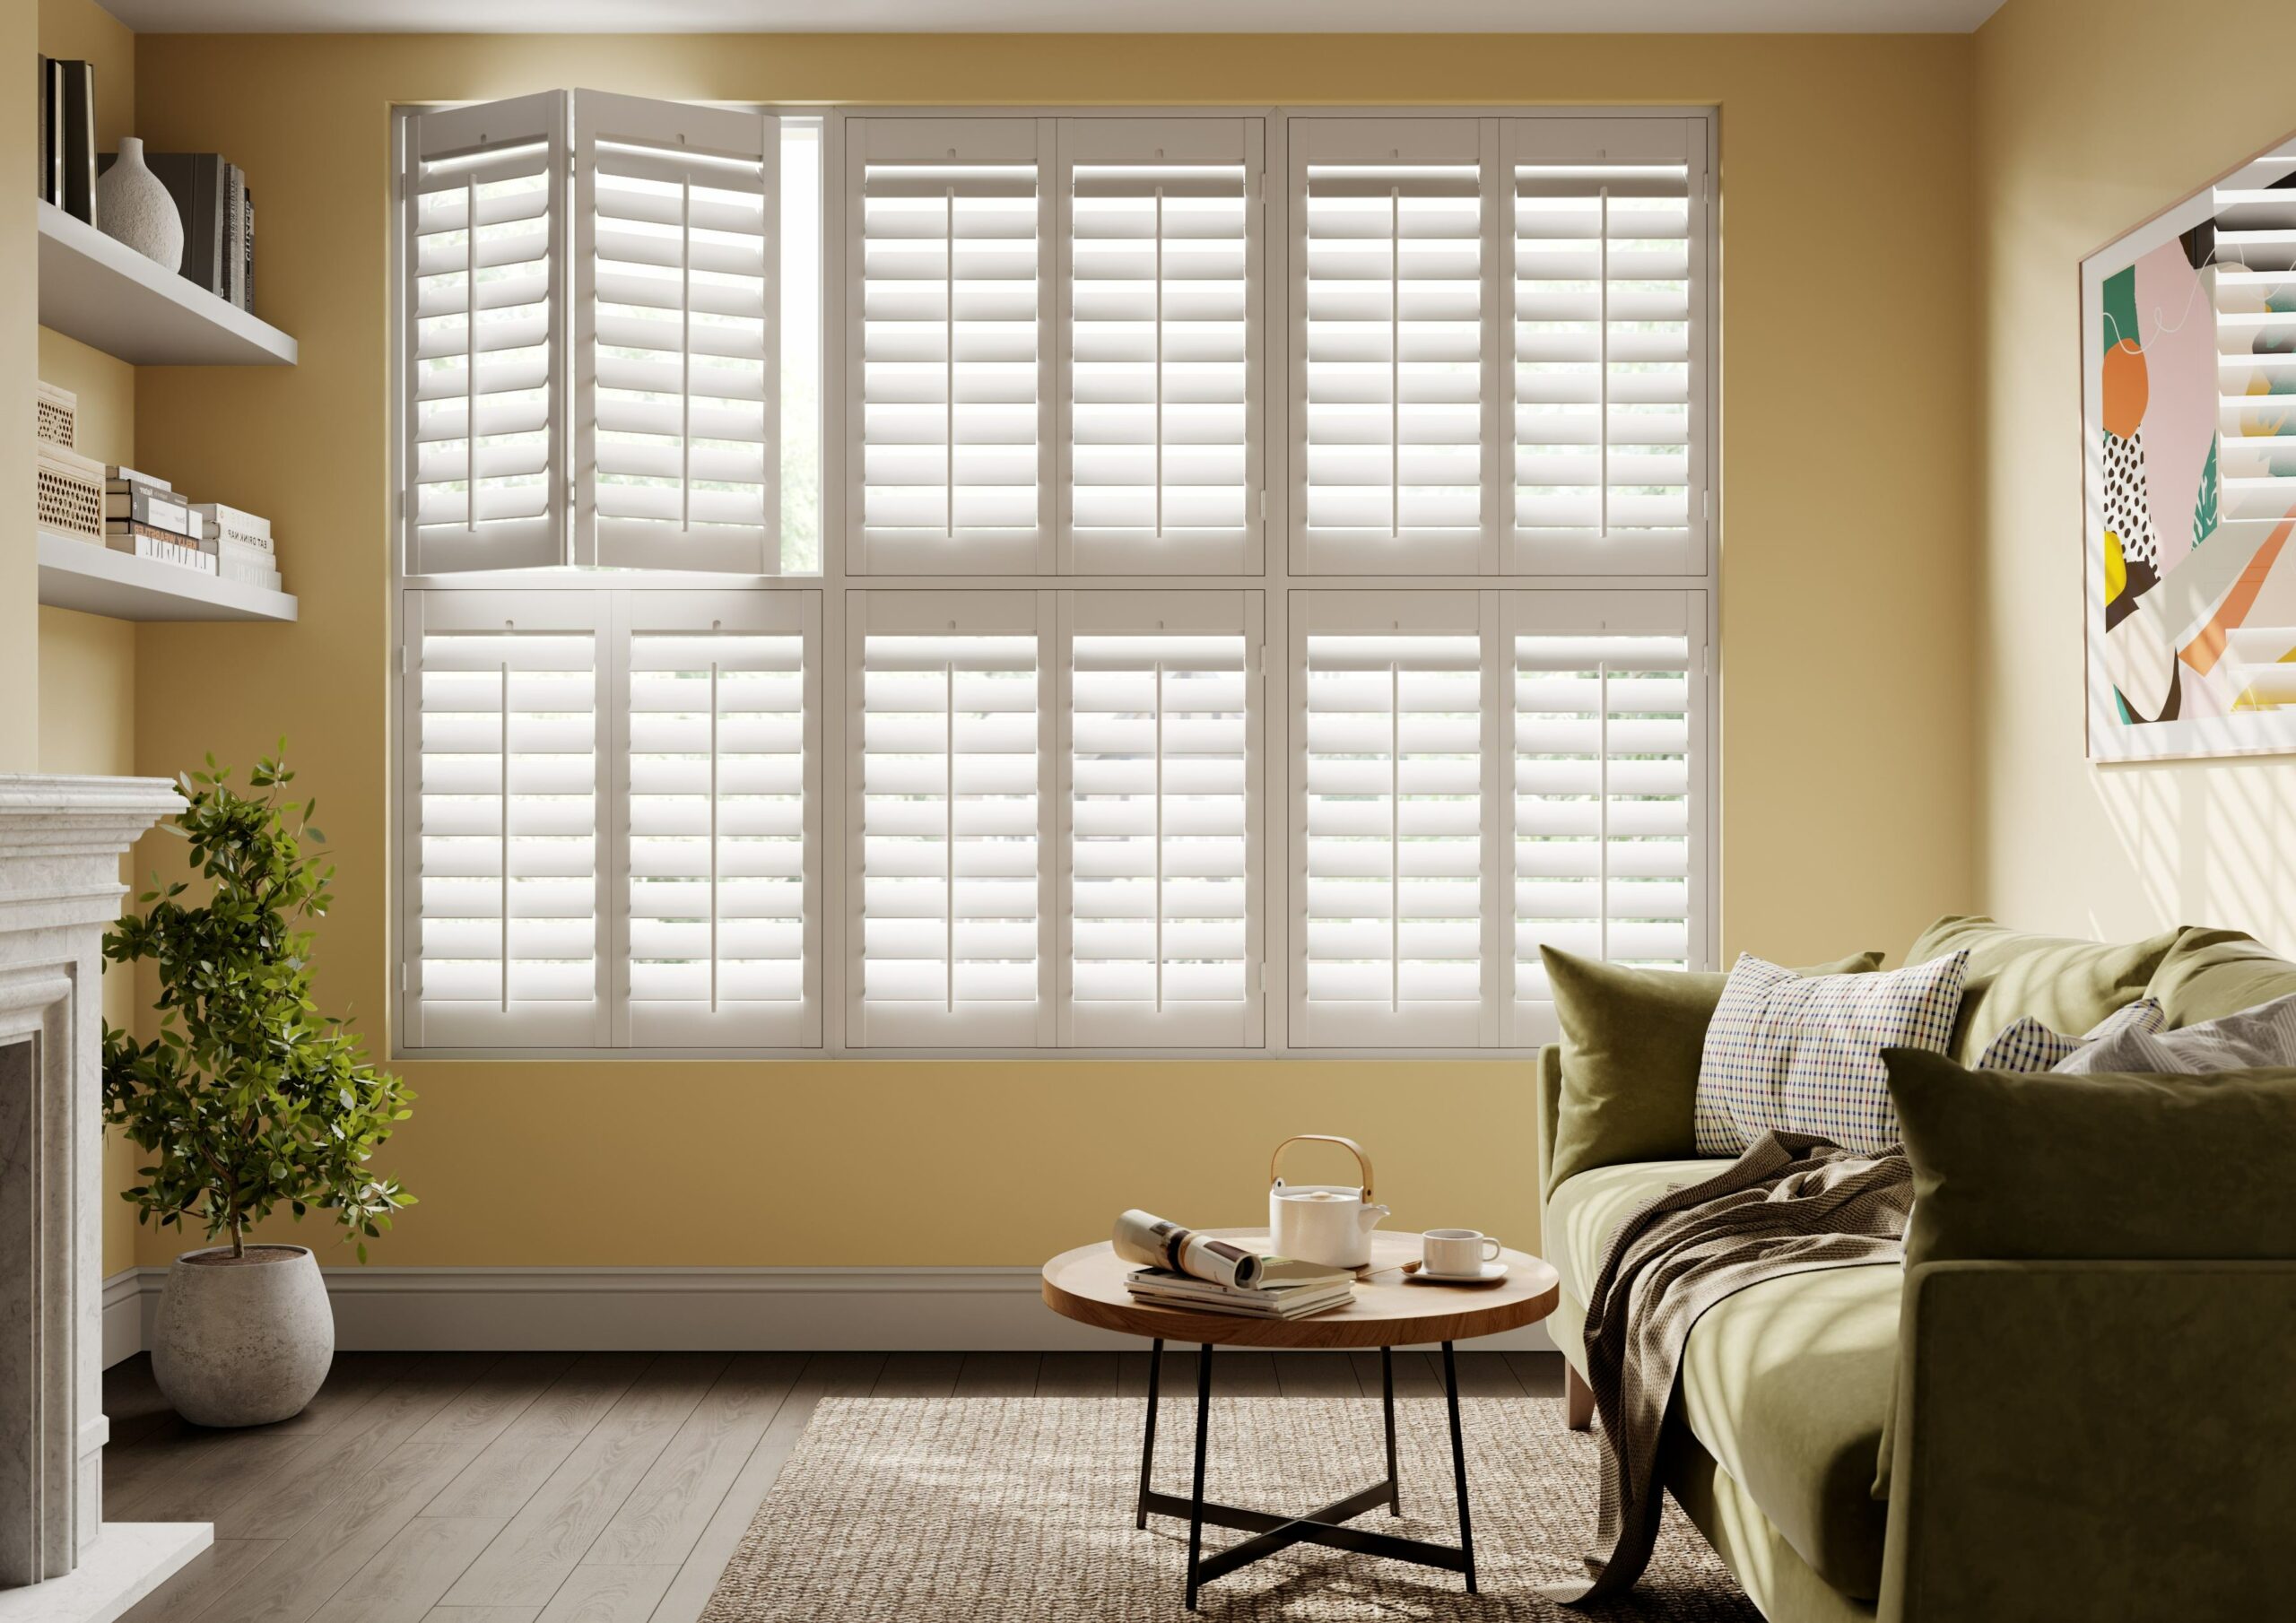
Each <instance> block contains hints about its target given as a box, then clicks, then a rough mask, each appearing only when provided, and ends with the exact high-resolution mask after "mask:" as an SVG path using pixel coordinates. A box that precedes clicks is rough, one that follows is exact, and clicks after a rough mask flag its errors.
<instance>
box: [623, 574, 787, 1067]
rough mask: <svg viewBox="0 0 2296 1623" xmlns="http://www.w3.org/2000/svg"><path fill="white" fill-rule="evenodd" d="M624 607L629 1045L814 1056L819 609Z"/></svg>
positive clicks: (769, 600)
mask: <svg viewBox="0 0 2296 1623" xmlns="http://www.w3.org/2000/svg"><path fill="white" fill-rule="evenodd" d="M622 601H623V604H624V607H623V610H622V620H623V622H624V635H623V647H624V655H623V694H624V714H623V716H622V725H623V727H624V729H625V731H624V759H625V761H626V773H625V777H624V782H625V783H626V785H627V791H628V796H629V798H628V801H627V803H626V811H625V814H624V819H623V828H624V830H625V840H626V845H625V851H624V877H623V880H622V883H623V886H624V887H625V895H624V897H623V907H622V920H621V922H622V932H623V934H622V950H621V951H620V953H618V954H617V956H618V958H619V959H621V960H622V962H623V963H624V964H625V965H626V973H627V981H626V986H625V991H624V997H625V1002H626V1009H627V1018H626V1020H625V1022H624V1027H623V1030H622V1033H621V1037H622V1041H624V1042H626V1043H628V1044H629V1045H631V1046H636V1047H653V1046H742V1045H757V1046H818V1045H819V1044H820V1042H821V1035H822V1034H821V978H820V956H821V955H820V910H819V901H818V897H819V890H818V886H817V884H816V882H815V878H814V875H815V874H816V873H817V872H818V870H819V861H818V851H819V829H818V827H817V822H818V819H817V818H816V817H815V815H814V810H813V808H814V805H815V801H814V799H813V762H814V761H815V760H817V759H819V756H820V750H819V733H818V730H819V722H818V717H819V715H820V702H819V695H818V685H819V677H818V674H817V669H818V667H817V657H818V656H817V654H816V650H817V649H818V648H819V647H820V619H821V598H820V596H819V595H817V594H815V593H811V592H776V593H770V594H768V593H755V592H750V593H711V594H708V595H702V594H700V593H685V592H631V593H628V594H625V595H624V596H623V600H622Z"/></svg>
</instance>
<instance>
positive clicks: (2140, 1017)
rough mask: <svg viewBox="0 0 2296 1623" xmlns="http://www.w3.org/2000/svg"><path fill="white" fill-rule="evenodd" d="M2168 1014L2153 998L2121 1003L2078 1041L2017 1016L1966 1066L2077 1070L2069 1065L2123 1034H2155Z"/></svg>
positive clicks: (2021, 1069)
mask: <svg viewBox="0 0 2296 1623" xmlns="http://www.w3.org/2000/svg"><path fill="white" fill-rule="evenodd" d="M2168 1020H2169V1017H2168V1014H2167V1013H2166V1012H2165V1011H2163V1010H2162V1009H2161V1000H2160V999H2159V998H2157V997H2140V998H2138V999H2137V1000H2136V1001H2135V1002H2133V1003H2125V1004H2123V1005H2122V1006H2121V1007H2120V1008H2118V1009H2116V1010H2114V1011H2112V1012H2111V1013H2110V1014H2108V1015H2107V1016H2105V1018H2104V1019H2103V1020H2100V1021H2098V1022H2097V1023H2096V1024H2095V1025H2093V1026H2092V1027H2090V1028H2089V1029H2088V1030H2087V1031H2085V1032H2083V1033H2082V1034H2081V1035H2080V1036H2079V1037H2072V1036H2068V1035H2067V1034H2066V1033H2065V1032H2062V1031H2051V1030H2050V1029H2049V1028H2048V1027H2047V1026H2044V1025H2042V1024H2041V1023H2040V1021H2039V1020H2035V1019H2034V1018H2033V1017H2032V1016H2031V1015H2030V1014H2021V1015H2019V1016H2018V1017H2017V1018H2016V1019H2015V1020H2011V1021H2010V1022H2009V1023H2008V1024H2007V1025H2006V1026H2005V1027H2003V1028H2001V1032H2000V1034H1999V1035H1998V1036H1996V1037H1995V1038H1994V1039H1993V1040H1992V1041H1991V1042H1989V1043H1987V1045H1986V1046H1985V1052H1984V1053H1983V1054H1980V1055H1978V1056H1977V1058H1976V1059H1975V1060H1973V1061H1971V1062H1970V1070H1972V1071H2023V1072H2034V1071H2054V1070H2056V1069H2057V1067H2058V1066H2060V1065H2067V1066H2068V1068H2069V1069H2073V1070H2079V1069H2082V1068H2083V1067H2081V1066H2078V1065H2071V1064H2069V1062H2071V1061H2073V1060H2074V1059H2075V1058H2076V1057H2077V1056H2079V1055H2084V1054H2087V1053H2089V1052H2091V1051H2092V1050H2093V1049H2096V1048H2098V1047H2099V1046H2102V1045H2104V1044H2108V1043H2110V1042H2111V1041H2113V1039H2115V1038H2116V1037H2120V1036H2121V1035H2122V1034H2123V1033H2125V1032H2130V1031H2139V1032H2144V1033H2146V1034H2147V1035H2149V1034H2151V1033H2152V1032H2155V1031H2158V1030H2160V1029H2161V1027H2162V1026H2164V1025H2166V1024H2167V1023H2168Z"/></svg>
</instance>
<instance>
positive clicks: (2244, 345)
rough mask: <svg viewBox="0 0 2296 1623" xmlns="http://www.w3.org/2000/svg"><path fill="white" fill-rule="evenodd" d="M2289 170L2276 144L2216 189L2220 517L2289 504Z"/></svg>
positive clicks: (2295, 392)
mask: <svg viewBox="0 0 2296 1623" xmlns="http://www.w3.org/2000/svg"><path fill="white" fill-rule="evenodd" d="M2292 177H2296V157H2292V155H2291V154H2290V153H2289V152H2286V151H2283V152H2278V153H2275V154H2273V155H2270V156H2267V157H2264V158H2260V159H2258V160H2257V161H2255V162H2254V163H2251V164H2248V165H2247V166H2246V167H2245V168H2243V169H2240V170H2239V172H2238V173H2236V174H2234V175H2233V176H2231V178H2228V179H2227V180H2225V181H2224V182H2223V183H2222V185H2220V186H2218V187H2216V192H2215V199H2214V201H2215V204H2216V216H2215V256H2214V263H2215V271H2214V273H2213V276H2212V277H2210V278H2209V282H2210V286H2211V288H2212V290H2213V295H2214V299H2215V305H2216V348H2217V355H2218V369H2217V378H2218V384H2217V393H2218V400H2219V406H2220V414H2219V428H2220V436H2219V438H2218V441H2217V462H2218V467H2217V489H2218V496H2217V503H2218V513H2219V516H2220V518H2221V520H2222V522H2227V523H2230V522H2239V521H2249V522H2253V521H2257V520H2266V521H2269V522H2272V523H2275V524H2276V523H2278V522H2279V521H2281V520H2282V519H2284V518H2285V517H2287V516H2288V515H2289V514H2290V513H2291V512H2292V511H2296V438H2292V437H2296V410H2292V409H2291V408H2292V405H2296V178H2292ZM2146 316H2147V319H2148V320H2149V319H2150V313H2149V312H2147V313H2146ZM2112 336H2113V334H2107V337H2108V338H2110V337H2112ZM2195 539H2198V538H2197V537H2196V538H2195ZM2277 656H2278V655H2276V654H2272V653H2267V654H2266V655H2265V657H2266V658H2277Z"/></svg>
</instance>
